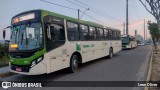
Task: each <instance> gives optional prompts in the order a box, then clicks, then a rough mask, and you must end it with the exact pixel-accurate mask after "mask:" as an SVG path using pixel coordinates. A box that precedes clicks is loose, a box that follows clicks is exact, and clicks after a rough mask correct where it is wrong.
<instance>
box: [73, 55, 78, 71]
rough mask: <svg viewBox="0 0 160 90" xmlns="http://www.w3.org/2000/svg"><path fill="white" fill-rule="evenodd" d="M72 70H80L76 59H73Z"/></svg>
mask: <svg viewBox="0 0 160 90" xmlns="http://www.w3.org/2000/svg"><path fill="white" fill-rule="evenodd" d="M72 68H73V71H76V70H77V69H78V61H77V58H76V57H75V58H73V62H72Z"/></svg>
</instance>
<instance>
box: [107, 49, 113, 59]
mask: <svg viewBox="0 0 160 90" xmlns="http://www.w3.org/2000/svg"><path fill="white" fill-rule="evenodd" d="M112 57H113V47H110V49H109V55H108V57H107V58H109V59H110V58H112Z"/></svg>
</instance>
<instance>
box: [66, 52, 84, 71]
mask: <svg viewBox="0 0 160 90" xmlns="http://www.w3.org/2000/svg"><path fill="white" fill-rule="evenodd" d="M80 63H82V56H81V54H80V53H79V52H74V53H73V54H72V56H71V58H70V67H69V72H71V73H74V72H76V71H77V70H78V66H79V64H80Z"/></svg>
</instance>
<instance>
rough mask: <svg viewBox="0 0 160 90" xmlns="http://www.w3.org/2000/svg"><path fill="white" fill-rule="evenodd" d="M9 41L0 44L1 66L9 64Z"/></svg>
mask: <svg viewBox="0 0 160 90" xmlns="http://www.w3.org/2000/svg"><path fill="white" fill-rule="evenodd" d="M8 51H9V43H4V44H0V67H1V66H5V65H8V62H9V57H8Z"/></svg>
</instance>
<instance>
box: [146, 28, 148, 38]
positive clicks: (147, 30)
mask: <svg viewBox="0 0 160 90" xmlns="http://www.w3.org/2000/svg"><path fill="white" fill-rule="evenodd" d="M147 31H148V30H147V28H146V40H148V37H147Z"/></svg>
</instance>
